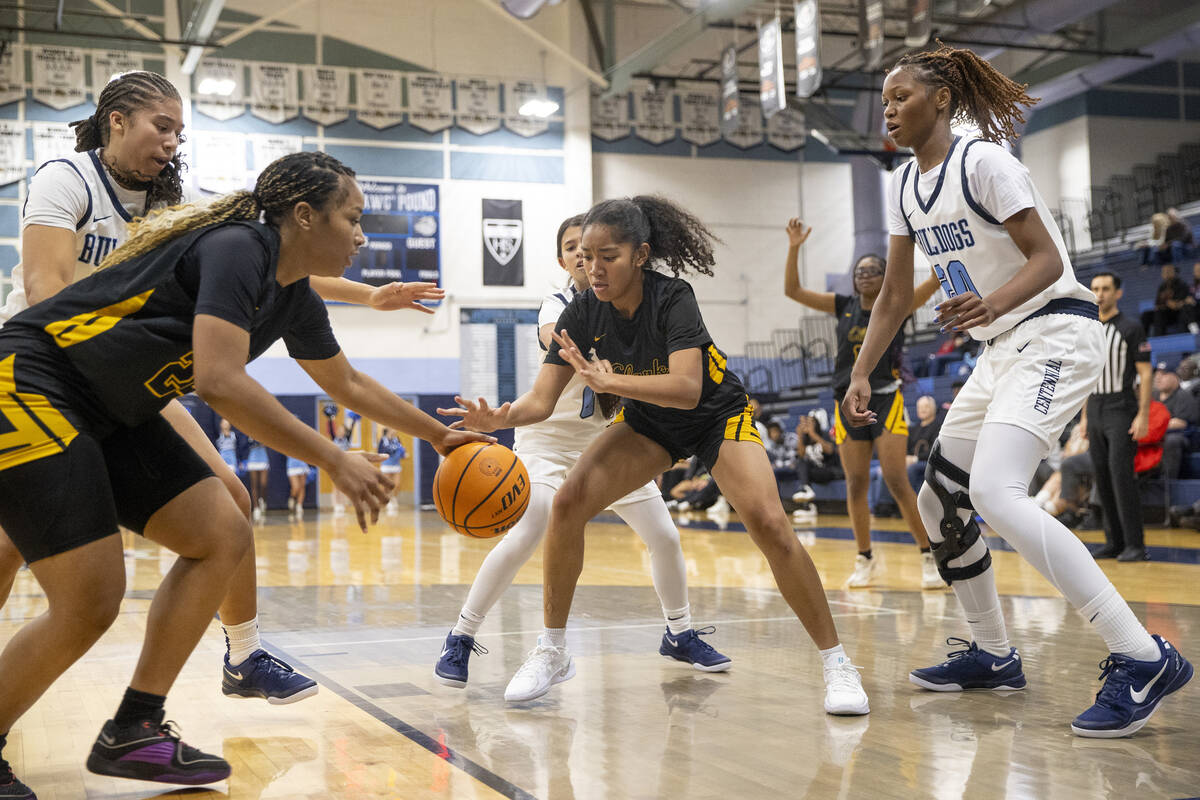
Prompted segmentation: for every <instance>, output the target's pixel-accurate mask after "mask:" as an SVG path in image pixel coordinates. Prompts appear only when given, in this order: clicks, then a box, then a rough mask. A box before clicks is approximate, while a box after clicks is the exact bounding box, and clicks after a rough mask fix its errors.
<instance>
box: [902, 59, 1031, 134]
mask: <svg viewBox="0 0 1200 800" xmlns="http://www.w3.org/2000/svg"><path fill="white" fill-rule="evenodd" d="M939 44H940V42H939ZM901 67H903V68H905V69H908V70H911V71H912V73H913V75H914V77H916V79H917V80H919V81H920V82H921V83H923V84H925V85H926V86H931V87H934V88H937V87H941V86H945V87H946V88H947V89H949V90H950V121H951V122H954V123H959V122H970V123H974V124H975V126H976V127H978V128H979V136H980V138H981V139H986V140H987V141H989V142H997V143H999V142H1001V141H1005V140H1007V141H1010V142H1011V141H1016V139H1017V137H1018V136H1020V134H1018V133H1017V132H1016V126H1018V125H1023V124H1024V123H1025V114H1024V112H1023V111H1022V110H1021V107H1022V106H1026V107H1028V106H1032V105H1033V104H1034V103H1036V102H1037V101H1038V98H1036V97H1030V96H1029V95H1028V94H1026V93H1025V90H1026V89H1028V88H1029V85H1028V84H1024V83H1017V82H1016V81H1014V80H1012V79H1011V78H1009V77H1007V76H1006V75H1004V74H1003V73H1001V72H1000V71H999V70H997V69H996V68H995V67H993V66H992V65H991V64H989V63H988V62H987V61H985V60H983V59H982V58H980V57H979V56H977V55H975V53H973V52H971V51H970V50H965V49H959V48H954V47H947V46H946V45H944V44H943V45H941V46H940V47H939V48H938V49H937V50H933V51H931V52H926V53H910V54H908V55H906V56H904V57H902V58H901V59H900V60H899V61H897V62H896V66H895V67H894V69H899V68H901Z"/></svg>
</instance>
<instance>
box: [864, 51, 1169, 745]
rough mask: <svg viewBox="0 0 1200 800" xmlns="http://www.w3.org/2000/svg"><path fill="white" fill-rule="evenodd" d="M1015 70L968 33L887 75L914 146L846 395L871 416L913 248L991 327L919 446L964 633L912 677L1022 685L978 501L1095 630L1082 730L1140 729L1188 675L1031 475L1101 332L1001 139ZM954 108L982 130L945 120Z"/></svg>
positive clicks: (1094, 362)
mask: <svg viewBox="0 0 1200 800" xmlns="http://www.w3.org/2000/svg"><path fill="white" fill-rule="evenodd" d="M1032 102H1034V101H1033V99H1032V98H1030V97H1029V96H1028V95H1027V94H1026V93H1025V87H1024V86H1021V85H1019V84H1017V83H1015V82H1013V81H1012V80H1010V79H1008V78H1007V77H1005V76H1004V75H1003V74H1001V73H1000V72H999V71H997V70H996V69H995V68H994V67H992V66H991V65H990V64H989V63H988V62H986V61H984V60H982V59H980V58H979V57H977V56H976V55H974V54H973V53H971V52H969V51H967V50H956V49H952V48H948V47H944V46H943V47H941V48H939V49H937V50H935V51H933V52H931V53H921V54H918V55H911V56H906V57H904V58H902V59H901V60H900V61H899V63H897V64H896V66H895V68H894V69H892V71H891V72H889V73H888V76H887V78H886V79H885V80H884V84H883V107H884V121H885V123H886V124H887V130H888V134H889V135H890V136H891V138H892V140H893V141H894V142H895V143H896V144H897V145H899V146H902V147H910V148H912V151H913V153H914V156H915V158H914V159H913V160H912V161H910V162H909V163H907V164H905V165H904V166H903V167H902V168H900V169H897V170H896V172H895V173H894V174H893V175H892V179H891V183H890V186H889V189H888V197H887V207H888V231H889V233H890V234H891V238H890V242H889V248H888V270H887V273H886V275H885V276H884V281H883V288H882V290H881V291H880V294H879V298H878V300H877V302H876V303H875V306H874V308H875V309H876V310H875V311H874V313H873V314H872V315H871V321H870V324H869V325H868V326H867V335H866V338H865V340H864V341H863V345H862V349H861V351H860V352H859V356H858V360H857V361H856V362H855V364H854V368H853V370H852V372H851V381H850V388H849V389H848V390H847V392H846V398H845V400H844V401H843V404H842V415H843V417H844V418H845V419H846V420H847V421H848V422H849V423H850V424H853V425H865V424H869V423H871V422H873V421H874V414H873V413H872V412H871V410H870V399H871V385H870V380H869V376H870V373H871V370H872V369H873V368H874V367H875V365H876V363H877V362H878V361H879V359H880V357H881V356H883V354H884V352H885V351H886V349H887V346H888V344H889V342H890V341H891V339H892V337H893V336H894V335H895V333H896V331H897V329H898V328H899V327H900V325H901V323H902V321H903V319H904V316H905V314H906V313H907V309H908V308H909V303H910V302H911V300H912V296H913V247H914V244H915V245H916V246H919V247H920V248H921V251H922V252H923V253H924V255H925V256H926V258H927V259H928V260H929V261H930V263H932V264H933V270H934V273H935V274H936V275H937V276H938V279H939V280H940V281H941V284H942V288H943V289H944V290H945V292H946V294H947V296H948V297H949V299H948V300H946V301H944V302H943V303H941V305H939V306H938V307H937V311H938V320H939V322H940V323H941V324H942V325H943V328H942V330H943V331H946V330H953V331H969V332H970V334H971V336H972V337H974V338H975V339H977V340H979V341H981V342H986V347H985V348H984V350H983V352H982V354H981V355H980V357H979V361H978V363H977V364H976V367H975V370H974V371H973V372H972V373H971V376H970V378H969V379H968V380H967V382H966V384H965V385H964V386H963V387H962V389H961V391H960V392H959V393H958V396H957V397H956V398H955V400H954V402H953V403H952V404H951V406H950V410H949V412H948V413H947V415H946V419H945V422H943V424H942V429H941V434H940V436H939V437H938V440H937V443H936V444H935V445H934V447H933V449H932V451H931V452H930V454H929V468H928V469H927V470H926V473H925V485H924V486H922V487H921V491H920V493H919V494H918V496H917V505H918V508H919V510H920V513H921V518H922V519H923V520H924V522H925V528H926V530H927V531H928V533H929V539H930V542H931V544H932V546H933V552H934V557H935V559H936V560H937V564H938V569H939V571H940V572H941V574H942V577H943V578H945V580H946V582H947V583H949V584H951V586H952V588H953V589H954V593H955V595H956V596H957V597H958V600H959V602H960V604H961V605H962V607H963V610H964V611H965V612H966V617H967V624H968V626H969V627H970V631H971V641H968V640H965V639H959V638H951V639H948V640H947V644H954V645H961V647H960V648H959V649H956V650H955V651H953V652H951V653H950V657H949V659H947V660H946V661H945V662H943V663H941V664H938V665H936V666H932V667H927V668H924V669H917V670H914V671H913V672H912V673H911V675H910V680H911V681H912V682H913V683H915V684H916V685H918V686H921V687H923V688H926V689H931V690H934V691H963V690H967V689H993V690H1015V689H1023V688H1025V674H1024V671H1023V670H1022V668H1021V657H1020V655H1019V654H1018V652H1017V650H1016V648H1014V647H1012V646H1010V644H1009V641H1008V633H1007V631H1006V628H1005V623H1004V616H1003V614H1002V612H1001V609H1000V598H999V595H998V594H997V591H996V581H995V575H994V573H993V571H992V566H991V554H990V553H989V552H988V548H987V545H986V544H985V543H984V540H983V537H982V536H981V534H980V530H979V526H978V524H977V522H976V520H975V512H976V511H977V512H979V514H980V516H982V517H983V519H984V520H985V521H986V522H987V523H988V524H989V525H990V526H991V527H992V528H993V530H995V532H996V533H998V534H999V535H1000V536H1001V537H1003V538H1004V539H1005V541H1007V542H1008V543H1009V544H1010V545H1012V546H1013V548H1014V549H1016V551H1017V552H1018V553H1019V554H1020V555H1021V556H1022V557H1024V558H1025V560H1026V561H1028V562H1029V563H1030V564H1032V565H1033V566H1034V567H1035V568H1036V569H1037V570H1038V571H1039V572H1041V573H1042V575H1044V576H1045V577H1046V579H1047V580H1049V581H1050V583H1051V584H1053V585H1054V586H1055V588H1057V589H1058V590H1059V591H1060V592H1061V593H1062V594H1063V596H1064V597H1066V599H1067V600H1068V601H1069V602H1070V603H1071V604H1072V605H1073V606H1075V608H1076V609H1078V610H1079V612H1080V614H1081V615H1082V616H1083V618H1084V619H1085V620H1086V621H1087V622H1088V623H1090V624H1091V625H1092V626H1093V627H1094V629H1095V630H1096V632H1097V633H1098V634H1100V636H1101V637H1102V638H1103V639H1104V641H1105V643H1106V644H1107V645H1108V649H1109V651H1110V654H1109V656H1108V658H1107V659H1105V661H1104V662H1103V663H1102V665H1101V667H1102V670H1103V672H1102V674H1101V676H1100V677H1101V679H1102V680H1105V683H1104V685H1103V687H1102V688H1101V689H1100V691H1099V693H1097V695H1096V699H1095V703H1094V704H1093V705H1092V706H1091V707H1090V708H1088V709H1087V710H1085V711H1084V712H1083V713H1082V714H1080V715H1079V716H1078V717H1076V718H1075V721H1074V722H1073V723H1072V725H1071V729H1072V730H1073V731H1074V732H1075V733H1076V734H1077V735H1079V736H1087V737H1097V738H1110V737H1116V736H1127V735H1129V734H1132V733H1134V732H1135V731H1137V730H1139V729H1140V728H1141V727H1142V726H1143V725H1145V724H1146V721H1147V720H1148V719H1149V717H1150V715H1151V714H1152V713H1153V712H1154V711H1155V709H1156V708H1157V707H1158V705H1159V703H1160V702H1161V700H1162V699H1163V698H1164V697H1165V696H1166V695H1168V694H1170V693H1171V692H1174V691H1176V690H1178V689H1179V688H1181V687H1182V686H1183V685H1184V684H1185V683H1187V682H1188V680H1189V679H1190V678H1191V676H1192V672H1193V670H1192V665H1191V664H1190V663H1188V661H1187V660H1186V659H1185V658H1184V657H1183V656H1182V655H1181V654H1180V653H1179V651H1178V650H1176V649H1175V648H1174V647H1173V646H1172V645H1171V644H1170V643H1169V642H1167V641H1166V640H1165V639H1162V638H1161V637H1159V636H1151V635H1150V634H1149V633H1148V632H1147V631H1146V629H1145V628H1144V627H1143V626H1142V624H1141V623H1140V622H1139V621H1138V619H1137V617H1135V616H1134V614H1133V611H1132V610H1130V608H1129V606H1128V604H1127V603H1126V602H1125V600H1124V599H1123V598H1122V597H1121V596H1120V594H1118V593H1117V590H1116V589H1115V588H1114V587H1113V585H1112V583H1111V582H1110V581H1109V580H1108V578H1107V577H1105V575H1104V573H1103V572H1102V571H1101V570H1100V568H1099V567H1098V566H1096V563H1095V561H1094V560H1093V559H1092V556H1091V555H1090V554H1089V553H1088V550H1087V548H1086V547H1085V546H1084V545H1083V543H1082V542H1081V541H1080V540H1079V539H1078V538H1077V537H1076V536H1075V535H1074V534H1073V533H1072V532H1071V531H1070V530H1068V529H1067V528H1065V527H1064V526H1063V525H1062V524H1061V523H1059V522H1058V521H1057V520H1055V519H1054V518H1053V517H1051V516H1050V515H1049V514H1047V513H1046V512H1045V511H1044V510H1042V509H1041V508H1040V507H1039V506H1038V505H1037V503H1035V502H1034V500H1033V498H1031V497H1030V496H1029V491H1028V489H1029V481H1030V478H1031V477H1032V476H1033V473H1034V470H1035V469H1036V468H1037V465H1038V463H1039V462H1040V461H1041V459H1042V458H1044V457H1045V455H1046V453H1047V452H1048V451H1049V447H1050V443H1051V442H1052V441H1053V440H1054V439H1056V438H1058V436H1059V435H1060V434H1061V433H1062V430H1063V428H1064V427H1065V426H1066V424H1067V423H1068V422H1069V421H1070V420H1071V419H1072V418H1073V417H1074V416H1075V414H1076V413H1078V412H1079V410H1080V408H1081V407H1082V406H1083V403H1084V401H1085V400H1086V399H1087V397H1088V395H1089V394H1091V392H1092V389H1093V388H1094V387H1095V385H1096V382H1097V380H1098V379H1099V376H1100V370H1101V366H1102V358H1103V355H1102V353H1103V347H1104V334H1103V332H1102V328H1101V325H1100V322H1099V320H1098V309H1097V306H1096V298H1095V296H1094V295H1093V294H1092V293H1091V292H1090V291H1089V290H1088V289H1086V288H1085V287H1083V286H1082V285H1080V284H1079V282H1078V281H1076V280H1075V273H1074V270H1073V269H1072V267H1071V261H1070V258H1069V257H1068V255H1067V250H1066V247H1065V246H1064V244H1063V240H1062V234H1061V233H1059V230H1058V227H1057V226H1056V225H1055V223H1054V220H1053V218H1052V217H1051V216H1050V211H1049V209H1048V208H1047V207H1046V204H1045V202H1044V201H1043V200H1042V198H1041V196H1040V195H1039V194H1038V192H1037V189H1036V188H1035V187H1034V185H1033V182H1032V181H1031V180H1030V177H1029V172H1028V170H1026V169H1025V167H1024V166H1022V165H1021V163H1020V162H1018V161H1017V160H1016V159H1015V158H1013V157H1012V156H1011V155H1010V154H1009V153H1008V152H1007V151H1006V150H1005V149H1004V148H1003V147H1001V146H1000V145H999V144H998V142H999V141H1002V140H1011V139H1013V138H1015V136H1016V133H1015V128H1014V126H1015V125H1017V124H1019V123H1020V122H1021V120H1022V119H1023V115H1022V112H1021V106H1022V105H1028V104H1030V103H1032ZM955 119H959V120H963V121H966V122H970V123H973V124H974V125H976V126H977V127H978V128H979V130H980V131H981V132H983V135H984V137H985V138H983V139H979V138H973V139H965V138H962V137H959V136H955V135H953V133H952V132H951V128H950V126H951V122H952V121H953V120H955Z"/></svg>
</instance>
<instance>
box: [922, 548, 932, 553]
mask: <svg viewBox="0 0 1200 800" xmlns="http://www.w3.org/2000/svg"><path fill="white" fill-rule="evenodd" d="M932 552H933V551H932V550H931V549H930V548H928V547H922V548H921V554H922V555H924V554H925V553H932Z"/></svg>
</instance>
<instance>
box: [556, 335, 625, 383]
mask: <svg viewBox="0 0 1200 800" xmlns="http://www.w3.org/2000/svg"><path fill="white" fill-rule="evenodd" d="M550 335H551V336H553V337H554V341H556V342H558V347H559V351H558V355H559V356H560V357H561V358H562V360H563V361H566V362H567V363H568V364H570V365H571V366H572V367H573V368H574V369H575V374H576V375H578V376H579V377H580V378H581V379H582V380H583V382H584V383H585V384H587V386H588V388H590V389H591V390H592V391H593V392H595V393H596V394H603V393H605V392H608V393H612V390H611V382H610V378H611V376H612V374H613V368H612V364H611V363H610V362H609V361H608V360H607V359H603V358H592V359H588V358H585V357H584V355H583V351H581V350H580V349H579V346H578V345H576V344H575V342H574V341H573V340H572V339H571V334H569V333H567V332H566V330H561V331H554V332H553V333H551V334H550Z"/></svg>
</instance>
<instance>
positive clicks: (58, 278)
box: [21, 225, 78, 305]
mask: <svg viewBox="0 0 1200 800" xmlns="http://www.w3.org/2000/svg"><path fill="white" fill-rule="evenodd" d="M77 255H78V254H77V253H76V252H75V232H74V231H71V230H68V229H66V228H56V227H52V226H50V225H26V226H25V229H24V230H23V231H21V269H22V271H23V272H24V273H25V296H26V297H27V298H28V300H29V305H33V304H34V303H40V302H41V301H43V300H45V299H46V298H48V297H53V296H54V295H56V294H58V293H59V292H61V291H62V290H63V289H64V288H66V287H67V286H68V285H69V284H70V283H71V279H72V278H74V277H75V260H76V256H77Z"/></svg>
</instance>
